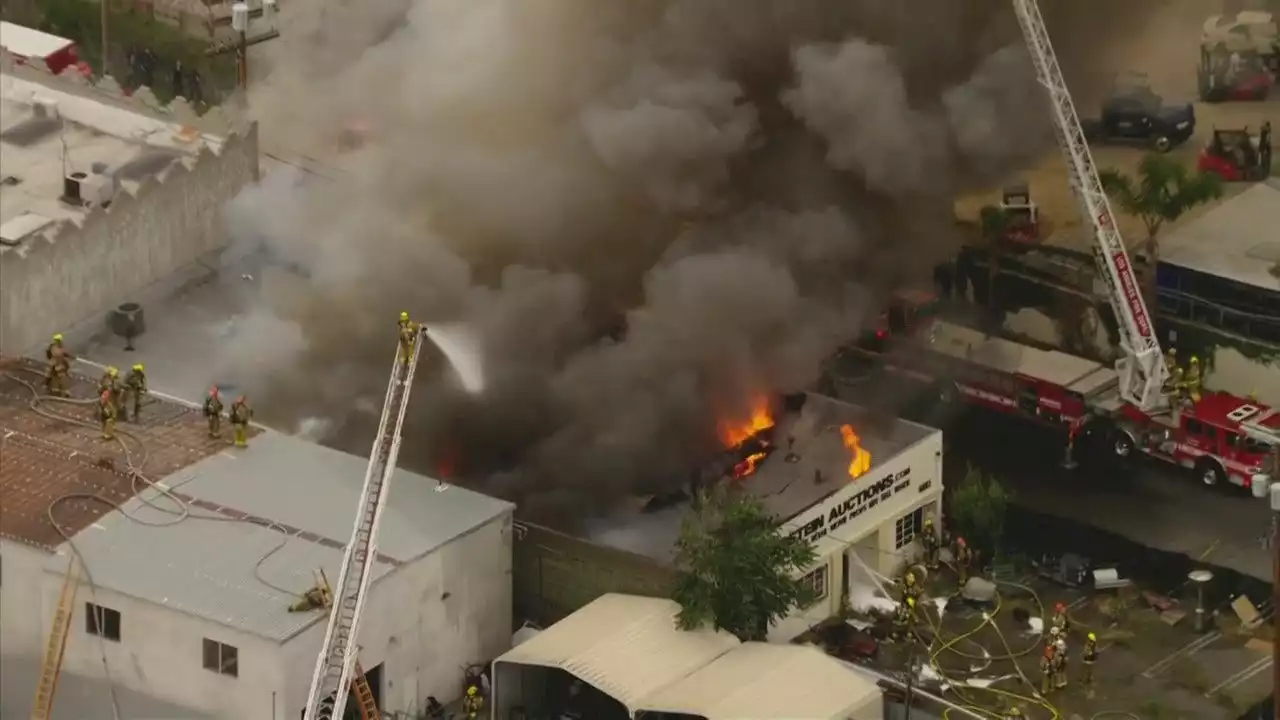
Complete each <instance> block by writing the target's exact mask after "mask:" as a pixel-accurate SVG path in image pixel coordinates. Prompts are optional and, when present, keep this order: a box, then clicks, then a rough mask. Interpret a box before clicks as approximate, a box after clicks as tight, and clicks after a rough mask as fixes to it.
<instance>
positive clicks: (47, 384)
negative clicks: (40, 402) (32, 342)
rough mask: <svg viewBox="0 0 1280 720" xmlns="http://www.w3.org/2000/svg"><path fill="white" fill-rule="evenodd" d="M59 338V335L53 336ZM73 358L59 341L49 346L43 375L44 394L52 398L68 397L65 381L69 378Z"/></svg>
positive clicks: (69, 394)
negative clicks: (47, 362)
mask: <svg viewBox="0 0 1280 720" xmlns="http://www.w3.org/2000/svg"><path fill="white" fill-rule="evenodd" d="M54 337H55V338H61V337H62V336H61V335H54ZM74 359H75V357H74V356H73V355H72V354H71V353H69V352H67V349H66V348H64V347H62V342H61V340H59V341H57V342H55V343H52V344H50V345H49V367H48V369H47V370H45V374H44V389H45V393H46V394H48V395H51V396H53V397H70V396H71V393H70V392H68V391H67V379H68V378H69V377H70V376H71V361H72V360H74Z"/></svg>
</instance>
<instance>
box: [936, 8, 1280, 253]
mask: <svg viewBox="0 0 1280 720" xmlns="http://www.w3.org/2000/svg"><path fill="white" fill-rule="evenodd" d="M1218 5H1219V3H1217V2H1213V1H1212V0H1169V2H1168V3H1167V6H1166V8H1165V12H1163V13H1162V14H1160V15H1159V16H1157V17H1154V18H1152V20H1151V22H1150V23H1149V24H1148V25H1147V27H1146V29H1145V30H1144V32H1142V33H1139V34H1137V35H1135V36H1134V37H1133V38H1132V39H1131V41H1130V42H1129V43H1127V44H1126V46H1125V47H1123V48H1120V49H1119V51H1118V55H1119V56H1118V57H1117V59H1116V62H1117V63H1118V65H1117V66H1116V68H1115V70H1116V71H1117V72H1121V71H1129V70H1132V71H1136V72H1142V73H1146V74H1147V75H1148V77H1149V78H1150V80H1151V85H1152V88H1153V89H1154V90H1155V91H1156V92H1157V93H1159V94H1160V95H1162V96H1163V97H1164V98H1165V99H1166V100H1167V101H1169V102H1185V101H1188V100H1192V99H1194V98H1195V97H1196V92H1197V90H1196V74H1195V68H1196V62H1197V57H1196V52H1197V46H1198V40H1199V33H1200V25H1201V23H1202V21H1203V20H1204V18H1205V17H1207V16H1209V15H1210V14H1212V13H1214V12H1218V11H1219V10H1218ZM1278 97H1280V86H1278V87H1277V88H1276V89H1275V91H1273V93H1272V98H1273V99H1271V100H1269V101H1267V102H1261V103H1223V104H1218V105H1209V104H1205V103H1196V134H1195V136H1194V137H1192V138H1191V139H1190V140H1188V141H1187V143H1186V144H1184V145H1182V146H1180V147H1179V148H1177V149H1176V150H1174V154H1175V155H1176V156H1177V157H1179V158H1180V159H1183V160H1185V161H1186V162H1187V163H1188V164H1193V163H1194V162H1195V156H1196V154H1197V153H1198V152H1199V150H1200V148H1201V147H1202V146H1203V145H1204V144H1205V143H1206V142H1207V141H1208V139H1209V138H1210V137H1212V135H1213V128H1214V127H1220V128H1240V127H1245V126H1247V127H1249V128H1250V129H1251V130H1253V131H1255V132H1256V131H1257V129H1258V127H1259V126H1261V124H1262V121H1263V120H1266V119H1270V120H1271V121H1272V124H1273V125H1274V124H1276V123H1277V122H1280V99H1276V98H1278ZM1077 102H1078V104H1079V107H1078V108H1077V109H1078V111H1079V112H1080V113H1081V114H1083V115H1091V114H1094V113H1095V112H1096V111H1097V108H1096V107H1095V105H1096V102H1094V101H1093V100H1091V99H1086V98H1077ZM1143 154H1144V151H1143V150H1142V149H1139V148H1128V147H1114V146H1095V147H1094V148H1093V155H1094V161H1095V162H1096V164H1097V166H1098V167H1099V168H1100V169H1101V168H1115V169H1117V170H1120V171H1124V172H1128V171H1132V170H1133V169H1134V168H1135V167H1136V165H1137V163H1138V161H1139V160H1140V159H1141V158H1142V156H1143ZM1276 172H1277V174H1280V167H1277V169H1276ZM1016 179H1017V178H1010V179H1009V180H1010V181H1011V182H1012V181H1014V180H1016ZM1021 179H1022V180H1024V181H1025V182H1027V184H1028V185H1029V186H1030V188H1031V194H1032V196H1033V198H1034V199H1035V201H1036V203H1037V204H1039V205H1040V208H1041V212H1042V217H1043V219H1044V221H1045V223H1046V231H1047V234H1048V237H1047V239H1046V241H1047V242H1049V243H1052V244H1055V245H1062V246H1069V247H1072V248H1075V249H1080V250H1089V249H1090V248H1089V246H1088V243H1089V242H1090V240H1089V238H1088V237H1087V236H1086V235H1084V234H1082V233H1081V232H1080V228H1079V220H1078V217H1079V212H1078V211H1077V209H1076V204H1075V199H1074V197H1073V196H1072V194H1071V189H1070V187H1069V186H1068V185H1067V176H1066V168H1065V166H1064V164H1063V162H1062V159H1061V156H1060V155H1059V154H1058V153H1057V151H1056V150H1055V151H1054V152H1052V153H1049V154H1047V155H1046V156H1045V158H1044V161H1043V162H1042V163H1040V165H1038V166H1037V167H1034V168H1030V169H1029V170H1028V171H1027V172H1026V173H1024V174H1023V176H1022V178H1021ZM1244 188H1245V185H1243V184H1237V185H1233V186H1229V187H1228V189H1227V193H1226V195H1225V196H1224V198H1223V199H1224V200H1225V199H1227V198H1230V197H1231V196H1232V195H1234V194H1237V193H1239V192H1240V191H1242V190H1243V189H1244ZM998 200H999V197H998V192H996V191H995V190H993V191H991V192H985V193H978V194H975V195H973V196H969V197H965V198H962V199H961V200H960V201H958V202H957V214H958V215H959V216H960V217H961V219H974V218H976V217H977V213H978V210H979V209H980V208H981V207H982V206H983V205H986V204H991V203H993V202H996V201H998ZM1219 202H1221V201H1219ZM1215 205H1216V204H1215ZM1211 207H1212V206H1203V207H1201V208H1197V209H1196V210H1195V211H1193V212H1191V213H1189V214H1188V215H1187V216H1186V217H1184V218H1183V219H1182V220H1180V221H1179V222H1187V221H1188V220H1190V219H1193V218H1195V217H1198V216H1199V215H1200V214H1202V213H1204V212H1207V211H1208V210H1209V209H1210V208H1211ZM1174 227H1176V224H1175V225H1174ZM1120 228H1121V231H1122V232H1123V233H1124V235H1125V237H1126V238H1128V239H1129V240H1130V242H1131V243H1132V242H1133V241H1134V240H1136V239H1138V238H1139V236H1140V234H1141V227H1140V226H1139V225H1136V224H1134V222H1133V221H1132V219H1130V218H1123V217H1122V218H1121V220H1120Z"/></svg>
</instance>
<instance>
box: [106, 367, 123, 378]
mask: <svg viewBox="0 0 1280 720" xmlns="http://www.w3.org/2000/svg"><path fill="white" fill-rule="evenodd" d="M107 374H108V375H110V376H111V377H115V376H117V375H119V374H120V371H119V370H117V369H115V368H113V367H109V368H107Z"/></svg>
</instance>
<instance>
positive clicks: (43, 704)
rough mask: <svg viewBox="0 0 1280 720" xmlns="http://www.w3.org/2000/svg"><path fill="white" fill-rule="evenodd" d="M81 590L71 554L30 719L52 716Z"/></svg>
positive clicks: (76, 565)
mask: <svg viewBox="0 0 1280 720" xmlns="http://www.w3.org/2000/svg"><path fill="white" fill-rule="evenodd" d="M79 588H80V562H79V560H78V559H77V558H76V556H75V554H74V553H72V555H71V560H70V561H69V562H68V563H67V574H66V577H64V578H63V580H62V593H61V594H60V595H59V597H58V609H57V610H56V611H55V612H54V614H53V627H52V628H50V629H49V643H48V644H47V645H45V648H44V665H43V666H42V667H41V668H40V682H39V684H38V685H36V701H35V704H34V705H32V707H31V720H48V718H49V716H50V715H51V714H52V713H53V695H54V693H55V692H57V690H58V677H59V676H61V675H62V656H63V654H64V653H65V652H66V649H67V636H68V635H70V634H71V632H70V631H71V618H72V616H73V615H74V614H75V609H76V608H75V604H76V591H77V590H78V589H79Z"/></svg>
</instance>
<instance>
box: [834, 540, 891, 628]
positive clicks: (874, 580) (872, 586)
mask: <svg viewBox="0 0 1280 720" xmlns="http://www.w3.org/2000/svg"><path fill="white" fill-rule="evenodd" d="M844 555H845V556H844V566H845V571H844V573H843V575H844V581H845V590H846V592H847V593H848V597H849V602H850V603H851V604H852V605H853V607H855V608H857V607H864V608H865V607H867V606H868V605H872V604H873V600H872V599H873V598H874V597H875V596H876V595H879V594H882V593H880V592H879V591H880V589H882V588H883V587H884V584H885V581H884V578H882V577H880V530H879V529H878V528H877V529H875V530H872V531H871V532H870V533H868V534H867V535H865V536H864V537H863V538H862V539H861V540H858V541H857V542H855V543H853V544H852V545H850V546H849V548H848V549H847V550H845V553H844Z"/></svg>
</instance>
